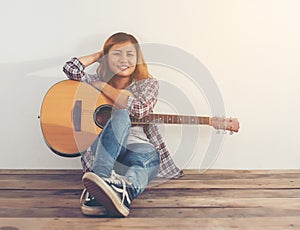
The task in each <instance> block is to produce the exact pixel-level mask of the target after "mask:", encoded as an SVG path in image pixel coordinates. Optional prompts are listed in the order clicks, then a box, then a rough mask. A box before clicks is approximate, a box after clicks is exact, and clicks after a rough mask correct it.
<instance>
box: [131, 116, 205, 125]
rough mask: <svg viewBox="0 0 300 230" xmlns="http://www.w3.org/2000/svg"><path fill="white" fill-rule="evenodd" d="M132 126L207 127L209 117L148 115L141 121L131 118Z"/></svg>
mask: <svg viewBox="0 0 300 230" xmlns="http://www.w3.org/2000/svg"><path fill="white" fill-rule="evenodd" d="M131 122H132V124H149V123H157V124H159V123H163V124H191V125H209V117H198V116H186V115H173V114H149V115H148V116H145V117H143V118H142V119H137V118H133V117H132V118H131Z"/></svg>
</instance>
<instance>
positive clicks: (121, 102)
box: [91, 81, 132, 109]
mask: <svg viewBox="0 0 300 230" xmlns="http://www.w3.org/2000/svg"><path fill="white" fill-rule="evenodd" d="M91 84H92V85H93V86H94V87H96V88H97V89H99V90H100V91H101V92H102V93H103V94H105V95H106V96H107V97H108V98H110V99H111V100H112V101H113V102H114V106H115V107H116V108H118V109H126V107H127V103H128V96H130V95H132V94H131V93H130V92H129V91H127V90H119V89H116V88H114V87H112V86H111V85H109V84H107V83H105V82H101V81H94V82H91Z"/></svg>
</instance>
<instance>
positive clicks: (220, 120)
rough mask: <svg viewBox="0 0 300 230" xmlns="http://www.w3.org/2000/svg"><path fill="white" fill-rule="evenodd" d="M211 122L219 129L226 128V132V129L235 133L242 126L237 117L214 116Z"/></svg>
mask: <svg viewBox="0 0 300 230" xmlns="http://www.w3.org/2000/svg"><path fill="white" fill-rule="evenodd" d="M210 123H211V126H212V127H214V128H215V129H217V130H218V131H219V130H224V132H225V133H226V130H229V131H230V134H233V132H238V131H239V128H240V124H239V121H238V119H237V118H231V117H230V118H225V117H212V118H211V122H210Z"/></svg>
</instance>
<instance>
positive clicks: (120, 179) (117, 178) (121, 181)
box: [103, 170, 131, 204]
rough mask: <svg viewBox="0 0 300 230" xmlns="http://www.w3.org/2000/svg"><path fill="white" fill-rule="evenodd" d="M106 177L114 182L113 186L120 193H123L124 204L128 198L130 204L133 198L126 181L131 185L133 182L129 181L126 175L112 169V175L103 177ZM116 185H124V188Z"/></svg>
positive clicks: (109, 181)
mask: <svg viewBox="0 0 300 230" xmlns="http://www.w3.org/2000/svg"><path fill="white" fill-rule="evenodd" d="M103 179H105V180H106V181H107V182H108V183H111V184H112V187H113V188H114V189H115V190H116V191H117V192H119V193H122V204H124V200H125V199H126V201H127V203H128V204H130V203H131V200H130V197H129V194H128V192H127V190H126V183H127V184H128V185H130V184H131V183H130V182H129V181H128V179H127V178H126V177H124V176H121V175H119V174H117V173H116V172H115V171H114V170H113V171H112V174H111V177H110V178H103ZM114 184H116V185H122V189H121V188H118V187H116V186H114Z"/></svg>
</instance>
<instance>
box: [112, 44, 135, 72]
mask: <svg viewBox="0 0 300 230" xmlns="http://www.w3.org/2000/svg"><path fill="white" fill-rule="evenodd" d="M107 58H108V65H109V67H110V69H111V71H112V72H113V73H114V74H115V75H117V76H119V77H130V75H131V74H132V73H133V72H134V70H135V67H136V63H137V53H136V49H135V47H134V46H133V44H132V43H131V42H123V43H119V44H115V45H114V46H112V47H111V48H110V50H109V51H108V55H107Z"/></svg>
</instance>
